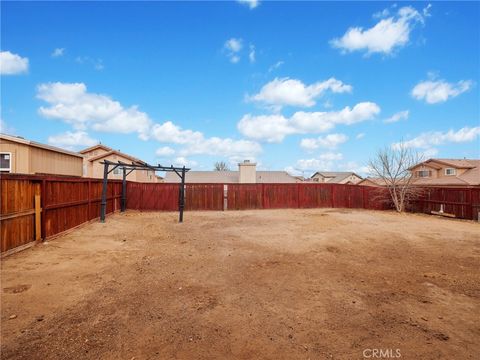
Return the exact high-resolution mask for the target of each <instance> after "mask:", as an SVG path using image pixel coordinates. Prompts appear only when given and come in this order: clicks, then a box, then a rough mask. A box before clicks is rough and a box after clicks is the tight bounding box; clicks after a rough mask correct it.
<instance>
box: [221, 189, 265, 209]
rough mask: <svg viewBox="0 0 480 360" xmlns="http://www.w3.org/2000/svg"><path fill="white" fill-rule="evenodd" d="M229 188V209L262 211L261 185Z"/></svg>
mask: <svg viewBox="0 0 480 360" xmlns="http://www.w3.org/2000/svg"><path fill="white" fill-rule="evenodd" d="M227 186H228V188H227V194H228V195H227V209H229V210H248V209H262V207H263V206H262V198H263V192H262V185H261V184H228V185H227Z"/></svg>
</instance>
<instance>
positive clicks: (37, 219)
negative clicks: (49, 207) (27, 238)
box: [35, 195, 42, 242]
mask: <svg viewBox="0 0 480 360" xmlns="http://www.w3.org/2000/svg"><path fill="white" fill-rule="evenodd" d="M40 201H41V199H40V195H35V240H36V241H37V242H40V241H41V240H42V223H41V216H42V215H41V211H42V209H41V207H40V206H41V205H40Z"/></svg>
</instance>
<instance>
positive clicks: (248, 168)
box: [164, 160, 300, 184]
mask: <svg viewBox="0 0 480 360" xmlns="http://www.w3.org/2000/svg"><path fill="white" fill-rule="evenodd" d="M256 166H257V164H255V163H251V162H249V161H248V160H245V161H244V162H243V163H240V164H238V171H191V170H190V171H188V172H187V173H186V175H185V182H186V183H187V184H188V183H189V184H194V183H217V184H237V183H240V184H261V183H280V184H285V183H287V184H288V183H291V184H293V183H296V182H300V180H299V179H297V178H296V177H295V176H291V175H289V174H288V173H287V172H286V171H257V170H256ZM164 181H165V182H167V183H179V182H180V178H179V177H178V176H177V174H175V173H173V172H167V173H166V175H165V179H164Z"/></svg>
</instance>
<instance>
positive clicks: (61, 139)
mask: <svg viewBox="0 0 480 360" xmlns="http://www.w3.org/2000/svg"><path fill="white" fill-rule="evenodd" d="M47 142H48V143H49V144H50V145H53V146H57V147H59V148H64V149H68V150H78V149H79V148H84V147H90V146H93V145H96V144H98V140H96V139H92V138H91V137H90V136H89V135H88V134H87V132H85V131H75V132H72V131H67V132H64V133H62V134H58V135H53V136H49V137H48V140H47Z"/></svg>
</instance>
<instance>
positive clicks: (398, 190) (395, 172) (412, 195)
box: [368, 142, 423, 212]
mask: <svg viewBox="0 0 480 360" xmlns="http://www.w3.org/2000/svg"><path fill="white" fill-rule="evenodd" d="M422 160H423V157H422V156H421V155H420V154H419V153H417V152H416V151H414V150H412V149H411V148H408V147H406V146H405V144H404V143H403V142H400V143H397V144H395V145H393V146H392V147H385V148H384V149H382V150H379V151H378V152H377V154H376V155H375V157H374V158H373V159H371V160H370V161H369V163H368V167H369V170H370V174H371V175H372V176H373V177H376V178H380V179H381V180H382V182H383V183H385V187H386V188H387V189H388V194H389V196H390V200H391V201H392V202H393V205H394V206H395V209H396V210H397V211H398V212H403V211H405V208H406V206H407V205H408V204H409V203H410V202H411V201H412V200H415V199H416V198H418V196H419V195H420V194H421V190H420V188H418V187H415V186H414V185H413V174H412V172H411V171H410V170H409V169H410V168H411V167H412V166H414V165H416V164H418V163H419V162H421V161H422Z"/></svg>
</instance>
